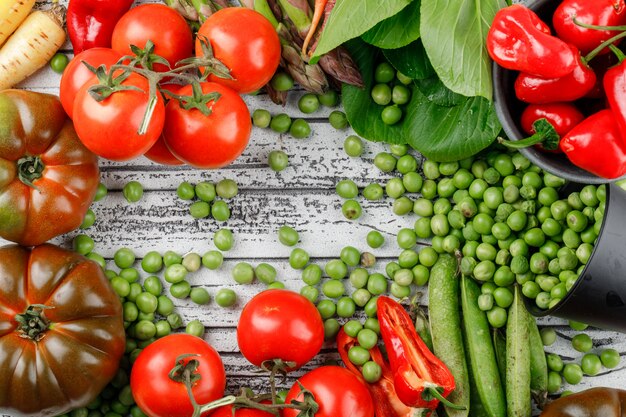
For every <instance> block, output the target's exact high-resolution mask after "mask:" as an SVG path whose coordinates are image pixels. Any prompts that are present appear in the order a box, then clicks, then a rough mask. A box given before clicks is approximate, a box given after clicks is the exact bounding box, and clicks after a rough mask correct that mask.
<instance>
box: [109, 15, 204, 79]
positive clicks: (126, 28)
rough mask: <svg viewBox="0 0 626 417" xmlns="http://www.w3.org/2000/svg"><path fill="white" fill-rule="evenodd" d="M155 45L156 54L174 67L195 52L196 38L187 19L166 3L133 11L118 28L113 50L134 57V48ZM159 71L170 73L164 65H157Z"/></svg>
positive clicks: (115, 31) (122, 19)
mask: <svg viewBox="0 0 626 417" xmlns="http://www.w3.org/2000/svg"><path fill="white" fill-rule="evenodd" d="M148 40H151V41H152V42H153V43H154V53H155V54H156V55H159V56H161V57H163V58H165V59H167V61H168V62H169V63H170V66H172V67H173V66H174V64H176V63H177V62H178V61H180V60H181V59H184V58H188V57H189V56H191V55H192V53H193V36H192V34H191V30H190V29H189V26H188V25H187V22H186V21H185V19H184V18H183V17H182V16H181V15H180V14H178V12H177V11H176V10H174V9H171V8H169V7H167V6H165V5H163V4H143V5H141V6H137V7H134V8H132V9H130V10H129V11H128V12H127V13H126V14H125V15H124V16H122V18H121V19H120V20H119V21H118V22H117V24H116V25H115V29H113V38H112V40H111V45H112V48H113V49H115V50H116V51H118V52H120V53H122V54H123V55H132V51H131V49H130V46H131V45H135V46H138V47H139V48H144V47H145V46H146V42H147V41H148ZM153 69H154V70H155V71H167V67H166V66H165V65H162V64H154V66H153Z"/></svg>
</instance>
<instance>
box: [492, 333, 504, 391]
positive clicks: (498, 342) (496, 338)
mask: <svg viewBox="0 0 626 417" xmlns="http://www.w3.org/2000/svg"><path fill="white" fill-rule="evenodd" d="M491 335H492V339H493V348H494V351H495V353H496V362H497V363H498V372H499V373H500V381H501V382H502V384H504V383H505V381H506V339H505V338H504V335H503V334H502V332H501V331H500V330H498V329H493V332H492V333H491ZM505 392H506V390H505Z"/></svg>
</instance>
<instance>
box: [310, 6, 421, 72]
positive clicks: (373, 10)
mask: <svg viewBox="0 0 626 417" xmlns="http://www.w3.org/2000/svg"><path fill="white" fill-rule="evenodd" d="M411 1H412V0H342V1H339V2H337V4H336V5H335V7H334V8H333V11H332V12H331V14H330V17H329V19H328V23H327V24H326V27H325V29H324V31H323V32H322V36H321V37H320V41H319V43H318V45H317V48H315V52H314V54H313V56H312V57H311V59H313V60H314V59H315V58H318V57H320V56H322V55H324V54H325V53H326V52H328V51H332V50H333V49H335V48H336V47H338V46H339V45H341V44H343V43H344V42H346V41H348V40H350V39H354V38H356V37H359V36H361V35H362V34H363V33H365V32H366V31H367V30H369V29H371V28H372V27H374V26H375V25H376V24H377V23H378V22H380V21H382V20H385V19H387V18H388V17H391V16H393V15H395V14H396V13H398V12H399V11H400V10H402V9H404V8H405V7H406V6H408V5H409V4H410V3H411Z"/></svg>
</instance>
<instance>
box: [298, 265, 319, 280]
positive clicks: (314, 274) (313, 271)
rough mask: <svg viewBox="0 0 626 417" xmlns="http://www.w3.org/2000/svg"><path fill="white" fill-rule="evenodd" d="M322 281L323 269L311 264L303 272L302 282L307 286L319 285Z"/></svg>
mask: <svg viewBox="0 0 626 417" xmlns="http://www.w3.org/2000/svg"><path fill="white" fill-rule="evenodd" d="M321 280H322V268H320V267H319V265H316V264H310V265H308V266H307V267H306V268H304V270H303V271H302V281H304V283H305V284H307V285H317V284H319V282H320V281H321Z"/></svg>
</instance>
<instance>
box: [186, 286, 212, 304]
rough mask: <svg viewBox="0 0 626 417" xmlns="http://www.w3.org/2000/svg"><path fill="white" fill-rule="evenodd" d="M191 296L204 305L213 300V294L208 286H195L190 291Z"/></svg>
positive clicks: (197, 302) (193, 299) (195, 301)
mask: <svg viewBox="0 0 626 417" xmlns="http://www.w3.org/2000/svg"><path fill="white" fill-rule="evenodd" d="M189 298H191V301H193V302H194V303H196V304H199V305H204V304H208V303H209V301H211V295H210V294H209V292H208V291H207V290H206V288H201V287H195V288H192V289H191V292H190V293H189Z"/></svg>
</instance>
